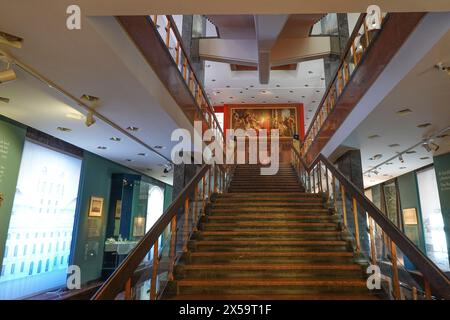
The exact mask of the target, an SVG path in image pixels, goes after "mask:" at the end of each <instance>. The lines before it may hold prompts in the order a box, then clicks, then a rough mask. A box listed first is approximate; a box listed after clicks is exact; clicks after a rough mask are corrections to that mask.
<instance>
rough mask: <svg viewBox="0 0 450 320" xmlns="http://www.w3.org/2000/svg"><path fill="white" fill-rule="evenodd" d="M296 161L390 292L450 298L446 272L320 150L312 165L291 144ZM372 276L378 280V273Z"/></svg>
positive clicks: (303, 180)
mask: <svg viewBox="0 0 450 320" xmlns="http://www.w3.org/2000/svg"><path fill="white" fill-rule="evenodd" d="M292 165H293V167H294V169H295V171H296V172H297V175H298V177H299V179H300V181H301V183H302V184H303V186H304V187H305V189H306V191H307V192H310V193H314V194H322V195H323V196H324V197H325V198H326V200H327V201H328V204H329V207H330V209H331V210H332V211H333V212H334V214H336V215H338V218H339V219H340V221H341V225H342V228H343V229H344V231H345V233H346V237H348V239H349V240H350V241H351V243H352V246H353V249H354V252H355V254H356V258H357V259H359V260H360V261H361V262H362V263H366V264H367V267H368V268H369V267H370V268H369V269H368V276H371V275H375V274H378V275H379V280H380V283H381V286H382V289H384V291H385V292H386V293H387V294H388V296H389V297H390V298H392V299H396V300H401V299H402V300H403V299H411V300H419V299H420V300H421V299H450V280H449V278H448V277H447V276H446V274H445V273H444V272H442V271H441V270H440V269H439V268H438V267H437V266H436V265H435V264H434V263H433V262H432V261H431V260H430V259H429V258H428V257H427V256H425V255H424V254H423V253H422V252H421V251H420V249H419V248H418V247H417V246H416V245H415V244H414V243H413V242H412V241H411V240H410V239H408V238H407V237H406V235H405V234H404V233H403V232H402V231H401V230H400V229H399V228H397V226H396V225H394V224H393V223H392V222H391V221H390V220H389V219H388V218H387V217H386V215H385V214H384V213H383V212H382V211H381V210H380V209H378V208H377V207H376V206H375V204H374V203H372V202H371V201H370V200H369V199H368V198H367V197H366V196H365V195H364V193H363V191H362V190H360V189H359V188H358V187H357V186H355V185H354V184H353V183H352V182H351V181H350V180H349V179H347V178H346V177H345V176H344V175H343V174H342V173H341V172H340V171H339V170H338V169H337V168H336V167H335V166H334V165H333V164H332V163H331V162H330V161H329V160H328V159H327V158H326V157H325V156H323V155H322V154H319V155H318V156H317V157H316V159H315V160H314V161H313V162H312V163H311V165H310V166H309V167H308V166H307V165H306V163H305V162H304V161H303V159H302V157H301V156H300V153H299V152H298V151H297V150H296V149H294V148H292ZM378 271H379V273H377V272H378ZM372 279H373V280H374V281H375V280H376V276H375V277H373V278H372ZM369 280H370V279H369ZM374 283H375V282H374Z"/></svg>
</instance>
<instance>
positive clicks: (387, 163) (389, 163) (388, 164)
mask: <svg viewBox="0 0 450 320" xmlns="http://www.w3.org/2000/svg"><path fill="white" fill-rule="evenodd" d="M391 164H393V163H392V162H386V163H385V165H387V166H390V165H391Z"/></svg>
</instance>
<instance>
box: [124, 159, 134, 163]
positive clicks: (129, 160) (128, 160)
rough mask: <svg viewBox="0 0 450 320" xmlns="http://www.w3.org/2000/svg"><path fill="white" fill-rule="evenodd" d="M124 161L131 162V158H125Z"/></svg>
mask: <svg viewBox="0 0 450 320" xmlns="http://www.w3.org/2000/svg"><path fill="white" fill-rule="evenodd" d="M125 161H126V162H132V161H133V160H132V159H125Z"/></svg>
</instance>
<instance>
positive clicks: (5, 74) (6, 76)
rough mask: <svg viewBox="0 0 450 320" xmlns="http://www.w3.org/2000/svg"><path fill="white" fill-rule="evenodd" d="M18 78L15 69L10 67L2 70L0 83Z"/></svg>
mask: <svg viewBox="0 0 450 320" xmlns="http://www.w3.org/2000/svg"><path fill="white" fill-rule="evenodd" d="M16 79H17V75H16V73H15V72H14V70H13V69H10V68H9V69H6V70H3V71H0V84H2V83H5V82H9V81H13V80H16Z"/></svg>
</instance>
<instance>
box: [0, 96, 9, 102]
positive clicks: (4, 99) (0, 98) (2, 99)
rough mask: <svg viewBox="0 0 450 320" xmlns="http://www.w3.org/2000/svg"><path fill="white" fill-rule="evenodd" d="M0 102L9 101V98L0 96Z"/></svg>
mask: <svg viewBox="0 0 450 320" xmlns="http://www.w3.org/2000/svg"><path fill="white" fill-rule="evenodd" d="M0 102H3V103H9V99H8V98H5V97H0Z"/></svg>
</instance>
